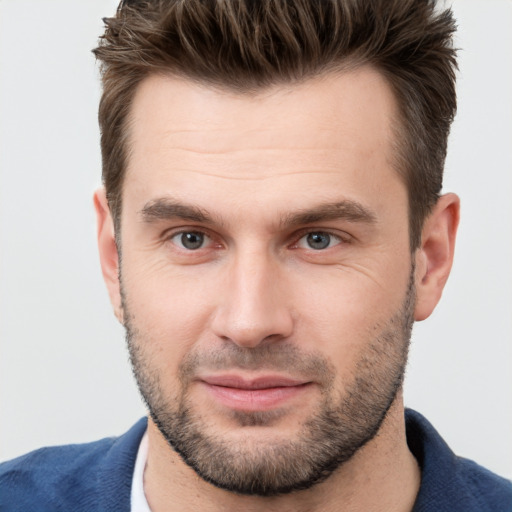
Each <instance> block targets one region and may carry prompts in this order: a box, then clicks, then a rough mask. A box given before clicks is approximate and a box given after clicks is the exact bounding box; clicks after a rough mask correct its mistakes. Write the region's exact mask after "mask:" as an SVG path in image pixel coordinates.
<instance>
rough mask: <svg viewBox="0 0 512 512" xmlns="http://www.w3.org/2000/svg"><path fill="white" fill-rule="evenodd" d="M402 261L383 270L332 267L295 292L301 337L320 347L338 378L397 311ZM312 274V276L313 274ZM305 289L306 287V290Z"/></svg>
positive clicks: (349, 372)
mask: <svg viewBox="0 0 512 512" xmlns="http://www.w3.org/2000/svg"><path fill="white" fill-rule="evenodd" d="M406 269H407V265H405V264H404V265H403V266H402V267H401V268H400V269H398V268H396V269H394V268H391V270H389V272H388V274H387V275H390V276H394V278H393V279H387V278H385V277H382V276H383V275H384V276H385V275H386V273H383V274H381V273H376V274H375V275H379V276H380V277H379V279H374V278H372V275H371V273H370V272H368V271H367V272H362V271H360V270H355V269H346V268H345V269H339V270H336V269H333V272H332V273H331V275H330V276H325V277H326V278H325V279H320V278H319V276H310V277H311V278H310V279H309V284H308V285H307V287H305V288H304V289H303V290H302V291H301V292H300V293H299V292H296V295H297V297H301V298H302V300H301V302H300V303H298V304H296V308H297V309H296V310H297V312H298V314H297V324H298V326H299V331H300V338H301V339H302V341H303V343H305V344H309V347H308V348H309V349H310V350H316V351H320V352H321V353H322V354H323V355H324V356H326V357H328V358H329V360H330V361H331V362H332V363H333V364H334V365H335V366H336V370H337V372H338V374H339V376H340V378H343V377H344V376H346V377H347V378H350V376H353V372H354V369H355V365H356V363H357V361H358V360H359V359H360V357H361V354H362V353H363V352H364V351H365V349H367V348H368V346H369V344H371V343H372V342H373V341H374V340H375V339H376V337H377V336H378V335H379V334H380V333H381V331H382V330H383V329H384V328H385V326H386V325H388V323H389V321H390V319H391V318H392V317H393V316H394V315H396V313H397V312H398V311H400V309H401V307H402V304H403V301H404V298H405V294H406V290H407V286H408V280H409V273H408V272H407V270H406ZM315 277H316V278H315ZM306 290H307V291H306Z"/></svg>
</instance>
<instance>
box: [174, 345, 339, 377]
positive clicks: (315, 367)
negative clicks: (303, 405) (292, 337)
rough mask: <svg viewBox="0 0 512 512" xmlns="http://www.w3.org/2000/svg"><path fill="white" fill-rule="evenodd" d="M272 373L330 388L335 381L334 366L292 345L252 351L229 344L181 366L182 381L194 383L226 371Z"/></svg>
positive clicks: (193, 354)
mask: <svg viewBox="0 0 512 512" xmlns="http://www.w3.org/2000/svg"><path fill="white" fill-rule="evenodd" d="M234 369H235V370H246V371H247V370H248V371H257V370H270V371H275V372H278V373H285V374H287V375H293V376H296V377H300V378H306V379H308V380H314V381H321V382H322V383H325V384H329V383H330V382H332V380H333V379H334V375H335V370H334V366H333V365H332V364H331V363H330V362H329V361H328V360H327V359H326V358H325V357H324V356H321V355H320V354H316V353H308V352H304V351H302V350H299V349H298V348H297V347H296V346H295V345H292V344H290V343H282V344H280V343H277V344H272V343H269V344H268V345H258V346H256V347H252V348H244V347H240V346H238V345H236V344H234V343H231V342H229V343H226V344H225V345H223V346H222V347H219V348H217V349H208V350H195V351H193V352H190V353H189V354H188V355H187V356H185V358H184V360H183V361H182V362H181V364H180V368H179V374H180V379H181V380H182V381H189V380H191V379H193V378H194V377H195V376H196V375H197V374H198V372H199V370H201V371H204V370H208V371H222V370H234Z"/></svg>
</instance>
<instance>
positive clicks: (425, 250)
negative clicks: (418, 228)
mask: <svg viewBox="0 0 512 512" xmlns="http://www.w3.org/2000/svg"><path fill="white" fill-rule="evenodd" d="M459 214H460V200H459V198H458V197H457V196H456V195H455V194H445V195H443V196H441V197H440V198H439V200H438V201H437V204H436V205H435V207H434V209H433V211H432V213H431V214H430V215H429V216H428V217H427V219H426V221H425V224H424V226H423V230H422V234H421V246H420V248H419V249H417V251H416V276H415V278H416V307H415V309H414V319H415V320H417V321H420V320H425V318H428V317H429V316H430V315H431V313H432V311H434V308H435V307H436V305H437V303H438V302H439V299H440V298H441V294H442V293H443V288H444V285H445V284H446V281H447V280H448V276H449V275H450V270H451V268H452V263H453V253H454V249H455V236H456V234H457V226H458V225H459Z"/></svg>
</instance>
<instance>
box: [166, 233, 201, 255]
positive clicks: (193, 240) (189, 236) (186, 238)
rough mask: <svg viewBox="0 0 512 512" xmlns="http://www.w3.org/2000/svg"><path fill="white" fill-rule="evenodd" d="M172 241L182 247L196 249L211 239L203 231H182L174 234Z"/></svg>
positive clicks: (189, 249) (188, 249)
mask: <svg viewBox="0 0 512 512" xmlns="http://www.w3.org/2000/svg"><path fill="white" fill-rule="evenodd" d="M170 241H171V242H172V243H173V244H174V245H177V246H178V247H179V248H180V249H185V250H187V251H196V250H197V249H202V248H203V247H204V246H205V245H207V244H208V243H209V242H211V239H210V237H208V236H207V235H205V234H204V233H202V232H201V231H181V232H180V233H176V234H175V235H173V236H172V237H171V238H170Z"/></svg>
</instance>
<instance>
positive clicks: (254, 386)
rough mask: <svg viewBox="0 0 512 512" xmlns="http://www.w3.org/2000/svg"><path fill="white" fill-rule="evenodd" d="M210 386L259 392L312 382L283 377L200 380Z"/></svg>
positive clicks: (264, 376)
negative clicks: (260, 390) (259, 390)
mask: <svg viewBox="0 0 512 512" xmlns="http://www.w3.org/2000/svg"><path fill="white" fill-rule="evenodd" d="M200 380H201V381H203V382H205V383H206V384H209V385H210V386H222V387H226V388H235V389H245V390H258V389H270V388H285V387H294V386H302V385H304V384H309V383H310V381H307V380H299V379H293V378H290V377H284V376H282V375H262V376H258V377H244V376H241V375H232V374H227V375H207V376H204V377H201V378H200Z"/></svg>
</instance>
